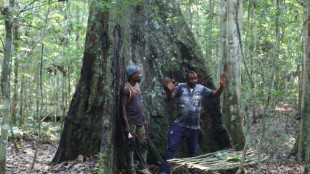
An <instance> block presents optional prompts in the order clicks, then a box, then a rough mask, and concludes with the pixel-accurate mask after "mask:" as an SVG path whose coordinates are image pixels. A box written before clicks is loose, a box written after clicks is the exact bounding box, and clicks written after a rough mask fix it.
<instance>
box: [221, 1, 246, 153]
mask: <svg viewBox="0 0 310 174" xmlns="http://www.w3.org/2000/svg"><path fill="white" fill-rule="evenodd" d="M222 10H223V11H222V12H221V13H222V14H221V26H220V27H221V28H220V30H221V32H220V42H219V58H220V59H221V61H220V64H219V74H220V73H222V72H224V73H226V75H227V78H228V81H227V85H226V87H225V89H224V93H223V120H224V124H225V126H226V128H227V130H228V132H229V134H230V136H231V138H232V140H233V142H234V144H235V145H236V149H237V150H241V149H242V148H243V146H244V143H245V137H244V134H243V130H242V121H241V120H242V119H241V114H240V107H241V106H240V105H241V91H240V90H241V56H242V55H241V54H242V53H241V48H240V46H241V44H240V41H241V40H240V39H239V36H238V35H240V33H241V32H240V31H241V28H242V27H241V26H242V25H241V21H242V1H240V2H239V1H238V0H227V1H225V0H223V1H222ZM238 32H240V33H238ZM240 38H241V37H240Z"/></svg>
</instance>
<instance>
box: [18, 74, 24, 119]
mask: <svg viewBox="0 0 310 174" xmlns="http://www.w3.org/2000/svg"><path fill="white" fill-rule="evenodd" d="M24 70H25V69H24V68H22V71H24ZM24 88H25V75H24V74H22V79H21V83H20V107H19V117H18V123H19V125H22V124H23V123H24V122H23V120H24V119H23V118H24V116H25V115H24V103H25V102H24Z"/></svg>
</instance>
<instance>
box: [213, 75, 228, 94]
mask: <svg viewBox="0 0 310 174" xmlns="http://www.w3.org/2000/svg"><path fill="white" fill-rule="evenodd" d="M226 82H227V77H226V75H225V74H224V73H223V74H221V80H220V85H221V86H220V88H219V89H218V90H217V91H213V92H212V93H211V95H212V96H216V97H217V96H220V95H221V94H222V92H223V89H224V86H225V85H226Z"/></svg>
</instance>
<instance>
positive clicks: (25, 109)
mask: <svg viewBox="0 0 310 174" xmlns="http://www.w3.org/2000/svg"><path fill="white" fill-rule="evenodd" d="M146 2H147V1H146V0H145V1H143V0H120V1H111V2H107V1H103V0H98V1H95V0H94V1H91V0H88V1H79V0H66V1H61V0H59V1H52V0H48V1H40V0H22V1H13V0H11V1H8V2H2V1H0V8H1V11H2V14H1V15H0V31H1V32H0V41H1V44H0V45H2V46H3V47H0V61H1V62H2V63H3V66H2V67H1V69H0V71H1V72H2V74H1V85H2V87H1V89H2V90H1V95H0V96H1V98H2V100H1V108H2V114H1V117H0V121H1V123H2V124H1V125H2V130H1V147H2V148H1V149H0V153H1V154H7V155H6V160H5V161H4V163H3V161H0V165H1V166H5V167H0V169H1V170H0V173H1V172H3V171H4V170H7V171H8V172H11V173H20V172H21V171H26V172H27V173H31V172H32V173H36V172H37V173H41V172H55V173H59V172H61V171H63V172H84V173H92V172H93V173H96V172H98V171H101V170H100V168H101V167H102V166H101V165H102V164H105V163H106V162H103V161H102V160H104V159H106V158H104V157H102V156H101V157H100V155H99V147H98V153H96V154H93V155H94V156H91V155H83V154H81V155H77V157H75V159H76V158H77V160H76V161H75V162H63V163H61V164H59V165H56V167H55V166H54V167H52V166H49V165H50V164H51V163H50V162H51V161H52V159H53V156H54V155H55V153H56V150H57V146H58V144H59V142H60V138H61V133H62V131H63V128H64V122H65V120H66V117H67V115H68V111H69V108H70V104H71V105H73V104H72V103H74V102H71V101H72V98H73V96H74V94H75V92H76V90H77V88H78V87H77V86H78V83H79V80H80V78H81V72H82V71H81V70H82V69H83V68H82V66H83V58H85V54H84V51H85V50H87V45H85V44H87V42H86V40H87V38H86V36H87V26H88V22H89V21H91V20H89V18H88V17H89V14H90V9H93V8H94V6H100V7H102V8H101V10H102V11H103V12H104V13H108V12H110V13H109V16H116V17H114V19H117V18H118V17H117V16H118V15H122V13H126V12H127V11H125V10H119V9H126V8H132V7H134V8H135V9H137V8H136V7H138V6H139V5H140V4H143V3H146ZM228 2H230V1H224V0H222V1H219V0H179V1H176V4H177V5H178V6H179V7H180V10H181V12H182V14H183V16H182V17H184V18H185V20H186V23H185V24H186V25H187V26H188V27H189V29H190V30H191V32H192V33H193V35H194V38H195V40H196V41H197V43H198V46H199V47H197V51H200V52H201V53H202V57H203V59H204V67H205V68H207V69H208V73H209V74H208V76H207V75H206V76H207V77H205V76H204V75H202V77H203V78H202V79H208V80H209V79H211V82H210V84H211V86H212V87H213V88H216V87H218V84H219V74H220V73H221V72H222V71H223V69H225V68H223V64H224V67H225V59H224V58H223V57H225V54H224V53H223V52H225V49H226V48H225V46H224V45H225V43H226V44H227V45H235V43H229V41H227V40H225V39H224V40H223V38H224V35H223V32H225V30H226V29H227V28H231V27H232V24H231V23H229V21H228V22H227V21H225V20H224V18H225V16H228V15H227V14H226V13H225V12H223V9H224V8H226V5H227V4H228ZM226 3H227V4H226ZM231 3H232V4H233V1H231ZM236 3H238V4H237V6H236V5H235V6H233V7H234V9H238V8H239V10H237V15H236V16H237V17H240V19H241V20H240V22H239V23H238V24H239V25H237V27H236V30H235V32H233V34H235V36H236V38H237V42H236V43H237V49H238V50H239V59H238V60H237V61H235V63H236V64H238V65H239V66H240V69H238V66H236V67H232V68H236V69H237V70H239V72H238V73H236V74H234V76H232V75H231V74H228V79H229V78H231V79H232V78H234V77H235V76H236V77H237V78H240V84H239V86H238V84H236V85H235V87H236V88H238V89H239V90H240V94H239V95H240V99H239V101H237V102H240V105H239V106H238V109H240V110H239V111H238V113H239V114H240V115H237V116H238V118H239V117H240V120H241V125H242V132H243V133H244V135H245V140H244V141H245V144H246V147H247V148H248V147H252V148H256V149H257V150H258V153H265V154H268V155H269V156H270V158H269V160H267V162H264V163H263V164H262V166H261V164H260V163H259V164H258V166H254V167H253V166H251V167H248V168H247V170H248V171H249V172H250V173H255V172H257V170H260V168H262V170H264V171H265V172H267V171H269V172H274V173H281V172H282V173H294V172H296V173H302V172H304V167H305V168H306V170H305V172H306V171H308V168H307V167H308V166H307V165H308V164H309V151H308V153H306V150H307V146H306V145H307V143H305V142H306V141H309V139H310V138H308V136H307V135H309V131H308V129H307V126H308V123H307V122H308V120H307V119H308V117H309V114H308V113H309V112H308V110H309V109H308V107H309V104H308V101H307V99H308V95H309V94H308V92H307V89H308V88H309V85H308V83H309V81H308V77H309V70H308V69H309V68H308V60H309V59H308V56H309V54H308V53H307V51H308V50H309V48H308V43H307V42H308V35H309V34H308V16H309V14H308V9H309V5H308V3H310V2H308V1H306V0H305V1H302V0H244V1H241V0H240V1H236ZM119 6H121V7H122V8H120V7H119ZM113 8H116V10H115V9H114V10H111V9H113ZM161 9H163V7H162V6H160V5H156V4H153V5H150V6H149V9H144V10H145V11H144V13H152V14H154V15H153V16H152V19H151V21H154V22H156V21H164V22H165V23H167V24H171V25H172V26H173V25H176V24H179V23H180V22H178V20H179V18H180V17H179V16H168V15H167V16H165V15H162V12H161ZM125 15H126V14H125ZM238 15H239V16H238ZM237 17H236V19H237ZM109 19H113V17H110V18H109ZM98 21H101V20H99V19H98ZM139 25H140V24H139ZM9 27H11V28H10V29H9V30H8V28H9ZM171 28H172V27H171ZM8 31H11V32H12V33H11V34H12V35H11V36H8V33H9V32H8ZM154 32H155V33H156V30H154ZM114 37H115V36H114ZM8 38H12V40H11V43H10V45H11V48H10V49H9V50H11V53H10V54H8V53H7V51H9V50H8V49H7V48H8V47H7V46H8V45H7V44H8V43H9V42H8V41H9V40H8ZM168 40H172V39H171V38H167V42H168ZM154 44H156V43H154ZM195 48H196V47H195ZM230 49H232V48H230ZM197 57H199V56H197ZM162 59H165V58H164V57H163V58H162ZM167 59H168V58H167ZM131 62H135V61H132V60H125V63H123V64H130V63H131ZM198 62H199V61H198ZM223 62H224V63H223ZM226 63H227V61H226ZM189 64H190V63H189ZM140 65H144V63H143V62H142V63H141V64H140ZM84 66H86V65H84ZM124 66H126V65H124ZM149 66H150V67H152V65H149ZM121 68H122V67H121ZM169 68H170V67H169ZM172 70H173V69H171V71H169V73H166V74H165V75H169V74H170V76H174V78H175V79H180V80H185V79H182V77H184V76H181V75H180V76H178V77H175V75H172V74H173V71H172ZM116 71H119V70H116ZM120 72H121V73H123V72H124V71H123V70H120ZM201 72H203V71H201ZM178 73H179V72H178ZM180 73H181V74H182V73H183V74H184V72H180ZM145 74H147V73H145ZM209 75H210V78H209ZM82 76H83V75H82ZM103 76H104V75H103ZM120 76H121V77H122V78H121V79H122V80H123V79H124V78H123V77H124V76H123V75H120ZM5 77H7V79H6V78H5ZM143 78H144V79H146V81H147V79H148V78H149V77H145V76H144V77H143ZM111 80H112V79H111ZM158 83H161V82H158ZM200 83H203V82H201V81H200ZM236 83H239V82H238V80H236ZM156 84H157V83H156ZM233 85H234V84H231V86H233ZM111 88H112V87H111ZM142 90H143V87H142ZM145 90H147V88H145ZM229 90H230V89H229ZM224 93H225V91H224ZM226 94H227V95H229V92H228V91H226ZM226 94H225V95H224V96H223V97H222V98H221V105H222V106H223V120H224V124H225V126H226V128H227V130H228V132H229V133H230V134H231V135H232V134H233V133H232V132H234V130H231V128H230V127H228V126H227V125H226V124H227V123H226V122H227V118H226V115H227V114H229V113H227V111H226V110H229V109H225V107H228V108H229V107H230V106H232V105H233V104H234V103H236V102H231V101H229V102H228V99H229V96H228V97H227V95H226ZM162 96H164V95H162ZM154 101H155V100H154ZM145 107H148V106H145ZM158 112H159V111H158ZM151 114H154V113H151ZM156 114H158V115H160V114H161V113H155V114H154V115H156ZM150 117H151V116H150ZM150 119H151V118H150ZM152 119H153V120H154V118H152ZM172 120H173V119H172ZM172 120H171V118H170V120H168V122H167V123H166V125H167V126H168V125H169V124H171V121H172ZM112 123H113V122H112ZM152 123H153V124H154V123H155V121H152ZM7 124H9V125H10V126H6V125H7ZM5 128H6V129H5ZM235 129H237V128H235ZM153 130H156V127H155V126H154V129H153ZM6 132H7V133H6ZM6 135H7V136H6ZM162 135H165V133H162V134H160V135H159V136H162ZM152 136H154V137H155V136H156V135H152ZM102 137H103V138H102ZM102 137H98V139H104V138H106V137H104V136H102ZM6 139H9V141H8V142H6ZM233 139H234V137H233ZM236 139H237V137H236ZM236 141H237V140H236ZM238 141H239V140H238ZM240 141H243V140H240ZM154 143H155V144H156V143H157V142H156V140H155V142H154ZM308 144H310V143H308ZM163 146H165V144H163ZM3 147H4V149H7V150H6V151H7V152H4V151H3V150H4V149H3ZM242 148H243V146H242ZM116 149H117V148H116ZM211 149H212V148H211ZM204 150H205V149H202V150H201V152H203V151H204ZM208 150H210V149H207V151H208ZM212 150H214V149H212ZM308 150H309V149H308ZM159 151H160V154H161V155H163V154H162V153H163V150H162V149H161V148H160V147H159ZM101 153H102V154H105V152H101ZM305 154H307V155H308V156H307V155H305ZM0 158H1V159H0V160H3V159H5V158H4V157H3V156H1V155H0ZM99 158H100V159H101V161H100V160H99ZM21 161H30V162H28V163H24V162H21ZM61 162H62V161H61ZM305 164H306V165H305ZM152 165H154V166H153V168H154V169H153V168H152V169H153V170H154V172H155V171H156V170H157V168H158V165H159V164H156V163H152ZM156 167H157V168H156ZM4 168H6V169H4ZM99 173H100V172H99Z"/></svg>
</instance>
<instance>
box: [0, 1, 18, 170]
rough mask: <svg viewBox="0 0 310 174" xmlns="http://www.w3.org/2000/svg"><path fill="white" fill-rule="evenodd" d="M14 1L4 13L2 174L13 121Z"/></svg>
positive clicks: (0, 143) (0, 144) (0, 155)
mask: <svg viewBox="0 0 310 174" xmlns="http://www.w3.org/2000/svg"><path fill="white" fill-rule="evenodd" d="M14 3H15V1H14V0H10V3H9V5H8V6H7V7H6V8H5V9H4V11H2V13H4V15H5V32H6V34H5V41H4V54H3V61H2V72H1V92H2V100H3V103H2V125H1V141H0V174H4V173H5V164H6V152H7V146H8V131H9V129H10V121H11V113H10V112H11V103H10V78H9V75H10V59H11V48H12V24H13V18H12V14H13V11H14Z"/></svg>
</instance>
